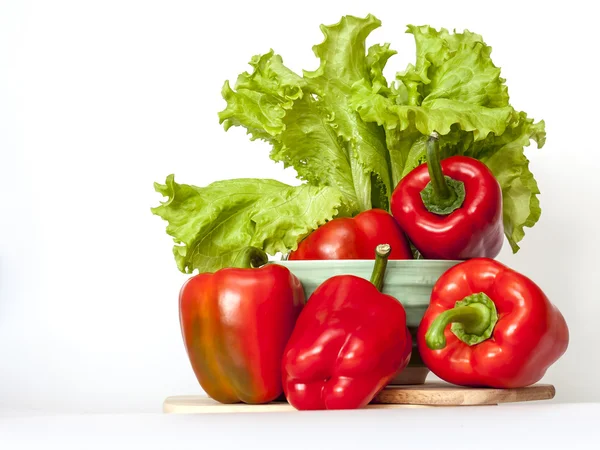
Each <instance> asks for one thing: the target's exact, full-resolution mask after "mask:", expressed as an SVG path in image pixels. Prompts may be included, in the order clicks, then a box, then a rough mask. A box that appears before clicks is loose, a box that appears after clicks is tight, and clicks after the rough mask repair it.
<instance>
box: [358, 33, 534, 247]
mask: <svg viewBox="0 0 600 450" xmlns="http://www.w3.org/2000/svg"><path fill="white" fill-rule="evenodd" d="M408 33H411V34H413V36H414V38H415V43H416V62H415V64H409V65H408V67H407V68H406V70H404V71H403V72H401V73H398V74H397V76H396V84H395V85H392V86H390V88H389V89H386V88H385V87H383V86H382V85H381V82H374V81H372V80H370V79H369V78H367V77H365V78H363V79H362V80H360V81H358V82H356V83H354V84H353V86H352V99H351V102H350V104H351V106H352V108H353V109H354V110H356V111H358V113H359V114H360V116H361V118H362V119H363V120H364V121H367V122H373V123H376V124H377V125H380V126H382V127H384V129H385V133H386V144H387V148H388V151H389V153H390V167H391V171H392V183H393V185H394V186H395V185H396V184H397V183H398V182H399V181H400V180H401V179H402V178H403V177H404V176H406V175H407V174H408V173H410V171H412V170H413V169H414V168H415V167H417V166H418V165H419V164H421V163H423V162H424V161H425V151H426V147H425V142H426V139H427V137H428V136H429V135H430V134H431V133H432V132H434V131H435V132H437V133H439V134H440V135H441V138H440V147H441V151H442V157H448V156H451V155H456V154H465V155H468V156H472V157H474V158H477V159H479V160H481V161H483V162H484V163H485V164H486V165H488V167H489V168H490V169H491V170H492V172H493V173H494V175H495V176H496V177H497V179H498V181H499V183H500V185H501V187H502V192H503V209H504V229H505V234H506V237H507V239H508V241H509V243H510V245H511V248H512V250H513V252H517V251H518V249H519V245H518V242H519V241H521V240H522V239H523V237H524V230H523V228H524V227H532V226H534V225H535V223H536V222H537V221H538V220H539V217H540V214H541V209H540V207H539V199H538V195H539V193H540V192H539V189H538V186H537V183H536V181H535V179H534V177H533V174H532V173H531V172H530V170H529V161H528V159H527V158H526V156H525V154H524V147H526V146H528V145H529V144H530V141H531V140H534V141H535V142H536V143H537V144H538V148H541V147H542V146H543V145H544V142H545V129H544V127H545V125H544V122H543V121H541V122H538V123H534V121H533V119H530V118H528V117H527V115H526V113H524V112H517V111H515V109H514V108H513V107H512V106H511V105H510V102H509V100H510V99H509V95H508V88H507V86H506V84H505V81H506V80H505V79H504V78H502V77H501V74H500V68H498V67H496V66H495V65H494V63H493V61H492V59H491V51H492V50H491V47H489V46H488V45H487V44H486V43H485V42H484V41H483V39H482V37H481V36H480V35H478V34H476V33H472V32H470V31H465V32H463V33H449V32H448V31H447V30H445V29H441V30H440V31H437V30H435V29H433V28H431V27H429V26H419V27H417V26H412V25H411V26H409V27H408ZM379 70H383V69H382V68H379Z"/></svg>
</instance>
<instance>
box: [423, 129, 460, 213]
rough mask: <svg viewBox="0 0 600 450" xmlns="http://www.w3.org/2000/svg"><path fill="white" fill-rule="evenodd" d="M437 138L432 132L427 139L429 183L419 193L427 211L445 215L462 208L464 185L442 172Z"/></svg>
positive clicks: (437, 135)
mask: <svg viewBox="0 0 600 450" xmlns="http://www.w3.org/2000/svg"><path fill="white" fill-rule="evenodd" d="M439 138H440V136H439V134H437V133H436V132H435V131H434V132H433V133H431V135H430V136H429V138H428V139H427V144H426V147H427V170H428V172H429V183H427V185H426V186H425V187H424V188H423V190H422V191H421V199H422V200H423V204H424V205H425V207H426V208H427V210H428V211H430V212H432V213H435V214H440V215H447V214H450V213H451V212H452V211H454V210H456V209H458V208H460V207H461V206H462V204H463V202H464V200H465V185H464V183H463V182H462V181H459V180H455V179H453V178H450V177H448V176H445V175H444V173H443V172H442V163H441V162H440V152H439V142H438V141H439Z"/></svg>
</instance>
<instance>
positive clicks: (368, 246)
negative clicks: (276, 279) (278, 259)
mask: <svg viewBox="0 0 600 450" xmlns="http://www.w3.org/2000/svg"><path fill="white" fill-rule="evenodd" d="M379 244H389V245H390V246H391V247H392V254H391V255H390V257H389V259H412V258H413V255H412V252H411V249H410V245H409V243H408V240H407V239H406V236H405V235H404V233H403V232H402V229H401V228H400V227H399V226H398V224H397V223H396V221H395V220H394V218H393V217H392V215H391V214H390V213H388V212H387V211H384V210H383V209H377V208H374V209H369V210H367V211H363V212H361V213H359V214H358V215H356V216H355V217H352V218H350V217H338V218H337V219H333V220H330V221H329V222H327V223H325V224H323V225H321V226H320V227H319V228H317V229H316V230H315V231H313V232H312V233H311V234H309V235H308V236H307V237H306V238H305V239H303V240H302V241H301V242H300V244H299V245H298V248H297V249H296V250H295V251H293V252H291V253H290V255H289V259H291V260H297V259H311V260H314V259H374V258H375V254H374V252H373V249H374V248H375V247H377V245H379Z"/></svg>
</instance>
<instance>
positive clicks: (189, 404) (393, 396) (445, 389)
mask: <svg viewBox="0 0 600 450" xmlns="http://www.w3.org/2000/svg"><path fill="white" fill-rule="evenodd" d="M554 394H555V389H554V386H552V385H550V384H537V385H533V386H529V387H525V388H519V389H490V388H464V387H459V386H453V385H449V384H445V383H426V384H423V385H415V386H388V387H386V388H385V389H384V390H383V391H381V392H380V393H379V395H377V396H376V397H375V398H374V399H373V401H372V402H371V403H370V404H369V405H367V406H366V408H365V409H395V408H423V407H440V406H485V405H487V406H490V405H498V404H501V403H513V402H531V401H539V400H550V399H552V398H553V397H554ZM290 411H296V409H295V408H294V407H292V406H291V405H290V404H289V403H287V402H281V401H278V402H272V403H268V404H264V405H248V404H245V403H236V404H222V403H219V402H216V401H214V400H213V399H211V398H209V397H207V396H203V395H179V396H173V397H168V398H167V399H165V401H164V403H163V412H165V413H168V414H197V413H246V412H290Z"/></svg>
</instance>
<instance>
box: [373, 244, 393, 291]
mask: <svg viewBox="0 0 600 450" xmlns="http://www.w3.org/2000/svg"><path fill="white" fill-rule="evenodd" d="M391 252H392V247H391V246H390V244H380V245H378V246H377V247H376V248H375V264H374V265H373V273H372V274H371V283H373V284H374V285H375V287H376V288H377V290H378V291H381V290H382V289H383V279H384V278H385V269H386V268H387V262H388V258H389V256H390V253H391Z"/></svg>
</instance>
